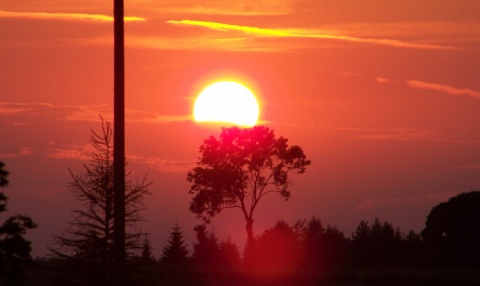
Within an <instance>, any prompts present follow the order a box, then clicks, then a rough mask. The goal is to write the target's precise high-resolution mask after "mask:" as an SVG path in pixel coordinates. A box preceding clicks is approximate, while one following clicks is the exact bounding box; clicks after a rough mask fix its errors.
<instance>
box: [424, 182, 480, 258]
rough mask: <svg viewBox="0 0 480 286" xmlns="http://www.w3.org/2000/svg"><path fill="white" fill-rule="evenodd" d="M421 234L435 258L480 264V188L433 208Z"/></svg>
mask: <svg viewBox="0 0 480 286" xmlns="http://www.w3.org/2000/svg"><path fill="white" fill-rule="evenodd" d="M422 237H423V238H424V240H425V243H426V244H427V245H428V246H429V248H430V252H431V255H432V258H433V261H435V262H437V263H439V264H443V265H447V266H480V191H472V192H469V193H462V194H459V195H457V196H455V197H452V198H450V199H449V200H448V201H447V202H443V203H440V204H438V205H437V206H435V207H434V208H432V210H431V211H430V213H429V215H428V217H427V221H426V224H425V229H424V230H423V231H422Z"/></svg>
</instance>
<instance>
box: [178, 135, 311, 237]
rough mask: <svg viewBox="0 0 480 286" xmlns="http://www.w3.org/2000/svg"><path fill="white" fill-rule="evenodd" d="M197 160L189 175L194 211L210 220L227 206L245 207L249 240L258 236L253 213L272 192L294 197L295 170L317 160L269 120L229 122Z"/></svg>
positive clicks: (210, 138)
mask: <svg viewBox="0 0 480 286" xmlns="http://www.w3.org/2000/svg"><path fill="white" fill-rule="evenodd" d="M200 154H201V156H200V158H199V160H198V162H197V166H196V167H195V168H193V169H192V170H191V171H190V172H189V173H188V175H187V180H188V182H190V183H191V187H190V191H189V193H190V194H193V195H194V197H193V199H192V201H191V204H190V211H192V212H193V213H195V214H197V216H198V217H200V218H203V219H204V220H205V221H206V222H209V221H210V219H211V218H212V217H214V216H215V215H216V214H218V213H220V212H221V211H222V210H223V209H225V208H238V209H240V210H241V212H242V214H243V216H244V218H245V220H246V222H247V225H246V228H247V235H248V239H249V241H251V240H253V233H252V224H253V214H254V211H255V209H256V208H257V206H258V203H259V202H260V200H261V199H262V198H263V197H265V196H266V195H268V194H272V193H276V194H279V195H280V196H281V197H282V198H284V199H285V200H288V199H289V198H290V185H291V181H290V177H289V174H290V173H292V172H294V173H298V174H301V173H304V172H305V170H306V168H307V166H308V165H310V164H311V162H310V160H307V158H306V156H305V154H304V152H303V150H302V148H301V147H299V146H297V145H294V146H289V145H288V139H286V138H284V137H278V138H277V137H275V134H274V132H273V130H271V129H269V128H268V127H265V126H255V127H253V128H244V129H241V128H238V127H231V128H223V129H222V132H221V134H220V137H219V138H218V139H217V138H215V137H214V136H210V137H209V138H208V139H206V140H205V141H204V143H203V145H201V146H200Z"/></svg>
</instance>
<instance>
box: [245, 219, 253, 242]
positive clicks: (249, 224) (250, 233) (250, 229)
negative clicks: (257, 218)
mask: <svg viewBox="0 0 480 286" xmlns="http://www.w3.org/2000/svg"><path fill="white" fill-rule="evenodd" d="M246 220H247V225H246V226H245V228H246V229H247V243H248V244H250V245H251V244H252V243H253V240H254V238H253V219H252V218H247V219H246Z"/></svg>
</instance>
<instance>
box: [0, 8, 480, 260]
mask: <svg viewBox="0 0 480 286" xmlns="http://www.w3.org/2000/svg"><path fill="white" fill-rule="evenodd" d="M5 2H7V1H2V2H0V39H1V40H0V87H1V89H0V128H1V129H0V130H1V134H2V137H1V140H0V160H1V161H3V162H4V163H5V164H6V169H7V170H8V171H9V172H10V173H11V175H10V186H9V187H8V189H5V190H4V191H5V192H6V193H7V195H8V196H9V198H10V201H9V208H10V211H11V213H24V214H27V215H29V216H31V217H32V218H33V219H34V220H35V221H36V222H37V223H38V225H39V228H38V229H36V230H34V231H32V232H31V233H30V234H29V238H30V239H31V240H32V241H33V247H34V251H33V254H34V255H44V254H45V253H46V251H45V245H47V244H49V243H51V234H52V233H56V234H58V233H59V232H61V231H62V230H63V229H65V227H66V222H67V221H68V219H69V211H70V209H72V208H74V207H75V206H76V202H75V200H74V199H73V198H72V195H71V194H70V193H69V192H68V191H67V190H66V184H67V182H69V181H70V178H69V174H68V170H67V168H68V167H70V168H71V169H72V170H73V171H74V172H76V173H79V172H80V171H81V170H82V165H83V164H85V163H87V160H88V156H89V152H90V150H91V149H90V146H89V136H90V129H96V130H98V128H99V127H100V125H99V124H100V121H99V117H98V115H99V114H102V115H103V116H104V117H105V118H107V119H109V118H110V119H111V112H112V103H113V47H112V45H113V38H112V34H113V33H112V30H113V23H112V18H111V16H112V11H113V7H111V5H112V3H110V2H105V3H104V1H93V0H88V1H85V0H83V1H79V0H76V1H60V0H53V1H52V0H50V1H46V0H35V1H8V2H7V3H5ZM125 14H126V16H128V18H126V20H127V22H126V105H127V112H126V114H127V130H126V132H127V135H126V136H127V138H126V139H127V157H128V158H129V162H130V163H129V169H131V170H132V174H133V175H134V176H139V177H142V176H143V175H144V174H148V176H149V178H150V179H152V180H153V181H154V184H153V185H152V187H151V191H152V193H153V194H152V196H151V197H150V198H149V199H148V209H147V211H146V212H145V216H146V218H147V219H148V222H147V223H145V224H144V225H143V226H142V228H144V229H145V230H146V231H148V232H150V233H152V234H151V240H152V243H153V246H154V247H155V248H156V252H157V253H158V254H159V253H160V252H161V249H162V247H163V245H164V243H165V242H166V240H167V237H168V233H169V232H170V229H171V227H172V226H173V224H174V223H175V222H178V223H179V224H180V226H181V227H182V228H183V230H184V231H185V233H186V234H187V237H188V239H189V240H190V241H191V240H192V239H193V236H192V227H193V226H194V225H195V224H197V223H199V222H200V221H197V220H195V218H194V215H193V214H191V213H189V211H188V204H189V200H190V199H191V197H190V196H189V195H188V193H187V191H188V187H189V186H188V184H187V182H186V173H187V172H188V170H189V168H191V167H192V166H193V165H194V163H195V161H196V159H197V157H198V147H199V146H200V145H201V143H202V141H203V139H205V138H206V137H207V136H209V135H218V134H219V132H220V128H219V127H209V126H205V125H200V124H197V123H194V122H192V114H191V113H192V109H193V101H194V99H195V96H196V95H197V94H198V93H199V92H200V91H201V90H202V89H203V88H204V87H205V86H206V85H207V84H209V83H211V82H213V81H214V80H224V79H230V80H236V79H238V80H241V81H242V82H244V83H246V84H247V85H248V86H249V87H250V88H251V89H252V91H253V92H254V93H255V94H256V95H257V96H258V99H259V101H260V105H261V110H260V119H261V121H262V124H267V125H268V126H269V127H270V128H272V129H274V130H275V132H276V134H277V135H282V136H285V137H287V138H289V140H290V142H291V144H298V145H300V146H302V147H303V148H304V151H305V153H306V154H307V156H308V157H309V158H310V159H311V160H312V166H311V168H309V169H308V170H307V173H306V174H304V175H302V176H298V177H294V185H293V189H292V199H291V200H290V201H289V202H288V203H285V202H282V201H281V200H280V199H279V198H276V197H270V198H269V200H268V201H264V202H263V205H262V206H260V208H259V209H258V213H257V219H256V221H255V224H254V231H255V233H256V234H259V233H261V231H262V230H263V229H265V228H266V227H271V226H273V224H274V222H275V221H276V220H277V219H285V220H287V221H288V222H290V223H293V222H294V221H296V220H297V219H302V218H309V217H311V216H313V215H316V216H317V217H319V218H320V219H322V220H323V221H324V223H325V224H336V225H337V226H338V227H339V228H340V229H341V230H343V231H344V232H345V234H346V235H347V236H349V235H350V234H351V232H352V231H353V230H354V229H355V227H356V225H357V224H358V222H359V221H360V220H362V219H365V220H370V221H371V220H373V219H374V218H375V217H378V218H379V219H381V220H384V219H386V220H388V221H389V222H391V223H392V224H394V225H398V226H399V227H400V228H401V229H402V230H403V231H408V230H410V229H412V230H415V231H420V230H421V229H422V228H423V225H424V222H425V217H426V215H427V214H428V212H429V211H430V209H431V208H432V207H433V206H434V205H436V204H437V203H439V202H441V201H444V200H446V199H447V198H449V197H450V196H453V195H455V194H457V193H460V192H466V191H471V190H474V189H479V185H480V124H479V122H480V81H479V74H480V2H479V1H477V0H470V1H469V0H458V1H451V0H437V1H426V0H404V1H384V0H367V1H357V0H345V1H335V0H325V1H317V0H301V1H300V0H290V1H288V0H285V1H258V0H255V1H253V0H244V1H234V2H233V3H231V2H228V1H223V0H216V1H211V0H210V1H202V0H198V1H186V0H175V1H153V0H140V1H126V3H125ZM213 227H214V229H215V231H216V232H217V233H218V234H219V235H220V236H221V237H224V238H225V237H226V236H227V235H230V236H232V239H234V241H236V242H238V243H242V241H243V240H244V237H245V232H244V228H243V227H244V222H243V219H242V216H241V215H240V214H239V213H236V212H234V211H227V212H225V213H222V214H221V215H219V216H218V218H215V219H214V221H213ZM190 241H189V243H190ZM239 246H240V247H241V245H239Z"/></svg>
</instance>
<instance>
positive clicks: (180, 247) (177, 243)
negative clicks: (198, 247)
mask: <svg viewBox="0 0 480 286" xmlns="http://www.w3.org/2000/svg"><path fill="white" fill-rule="evenodd" d="M161 261H162V262H167V263H176V264H180V263H185V262H187V261H188V250H187V247H186V245H185V241H184V239H183V233H182V231H181V229H180V227H179V226H178V224H177V223H175V225H174V227H173V228H172V232H171V233H170V239H169V240H168V245H167V246H165V247H164V248H163V255H162V258H161Z"/></svg>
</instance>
